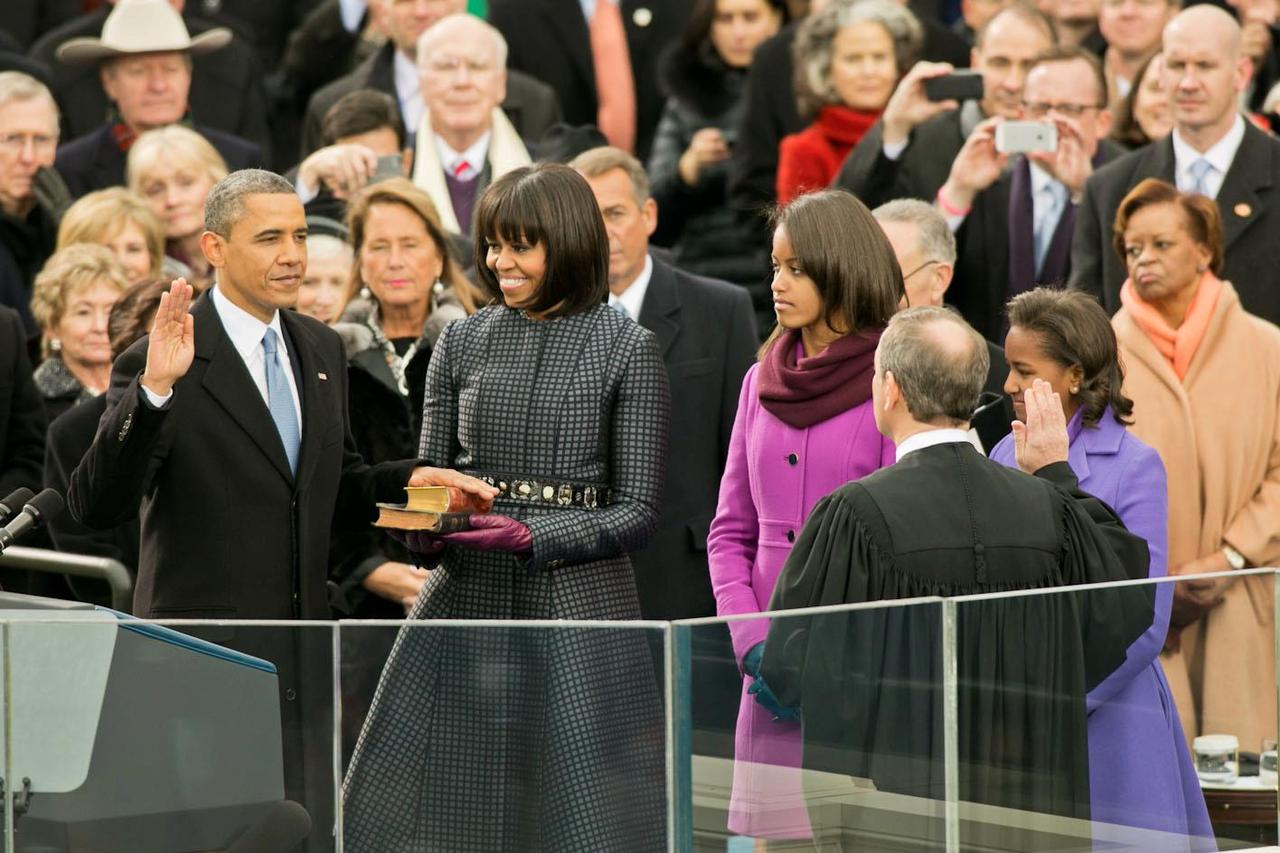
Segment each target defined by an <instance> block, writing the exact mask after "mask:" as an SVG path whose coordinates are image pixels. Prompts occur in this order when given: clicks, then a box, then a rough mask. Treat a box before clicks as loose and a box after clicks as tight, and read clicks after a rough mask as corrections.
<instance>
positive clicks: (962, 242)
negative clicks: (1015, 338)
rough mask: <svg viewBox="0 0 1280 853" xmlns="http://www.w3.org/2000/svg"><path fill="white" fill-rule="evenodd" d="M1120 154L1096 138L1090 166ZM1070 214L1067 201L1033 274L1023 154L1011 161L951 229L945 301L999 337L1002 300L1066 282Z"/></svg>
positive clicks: (987, 335)
mask: <svg viewBox="0 0 1280 853" xmlns="http://www.w3.org/2000/svg"><path fill="white" fill-rule="evenodd" d="M1123 154H1124V150H1123V149H1121V148H1120V147H1119V146H1118V145H1116V144H1115V143H1113V142H1110V141H1108V140H1105V139H1104V140H1102V141H1101V142H1099V143H1098V153H1097V156H1096V157H1095V159H1094V165H1095V168H1096V167H1101V166H1103V165H1105V164H1106V163H1109V162H1111V161H1112V160H1114V159H1116V158H1117V157H1119V156H1121V155H1123ZM1015 193H1016V196H1017V197H1016V198H1015V197H1014V196H1015ZM1076 213H1077V212H1076V206H1075V205H1074V204H1072V203H1071V202H1070V200H1068V201H1067V206H1066V208H1065V209H1064V210H1063V212H1062V216H1061V217H1060V218H1059V220H1058V230H1057V232H1056V233H1055V234H1054V237H1053V240H1052V242H1051V244H1050V247H1049V251H1048V253H1047V255H1046V257H1045V265H1044V269H1043V270H1042V271H1041V272H1042V274H1041V275H1039V276H1037V274H1036V270H1035V236H1034V230H1033V229H1034V220H1033V208H1032V201H1031V186H1030V177H1029V175H1028V167H1027V165H1026V160H1025V159H1023V158H1019V159H1017V160H1015V161H1013V167H1012V168H1011V169H1009V170H1008V171H1006V172H1005V173H1004V174H1003V175H1001V177H1000V179H999V180H997V181H996V182H995V183H994V184H992V185H991V186H990V187H988V188H987V189H985V190H983V191H982V192H980V193H978V195H977V197H976V198H975V199H974V201H973V209H972V210H971V211H970V212H969V215H968V216H967V217H965V220H964V223H963V224H962V225H961V226H960V229H959V231H957V232H956V244H957V250H958V251H957V257H956V274H955V278H954V279H953V280H952V282H951V287H950V288H948V290H947V302H949V303H950V304H952V305H954V306H956V308H957V309H958V310H959V311H960V313H961V314H962V315H964V318H965V319H966V320H968V321H969V324H970V325H971V326H973V327H974V328H975V329H977V330H978V331H979V332H981V333H982V335H983V337H985V338H987V339H988V340H991V341H996V342H998V343H999V342H1003V341H1004V335H1005V332H1007V331H1008V326H1007V325H1006V322H1005V305H1006V304H1007V303H1008V301H1009V300H1010V299H1012V298H1013V297H1014V296H1016V295H1017V294H1019V293H1022V292H1023V291H1026V290H1030V289H1032V288H1033V287H1035V286H1036V285H1039V284H1045V285H1064V284H1065V283H1066V282H1067V279H1068V277H1069V276H1070V274H1071V263H1070V249H1071V239H1072V228H1073V225H1074V222H1075V217H1076ZM1011 238H1012V239H1011Z"/></svg>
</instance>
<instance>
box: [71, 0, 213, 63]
mask: <svg viewBox="0 0 1280 853" xmlns="http://www.w3.org/2000/svg"><path fill="white" fill-rule="evenodd" d="M230 42H231V30H229V29H227V28H226V27H214V28H213V29H211V30H207V31H205V32H203V33H201V34H200V35H198V36H196V37H195V38H192V37H191V34H190V33H188V32H187V25H186V24H184V23H183V22H182V15H180V14H178V12H177V11H176V10H175V9H174V8H173V7H172V6H171V5H169V0H117V2H116V7H115V8H114V9H112V10H111V14H110V15H107V20H106V23H104V24H103V25H102V38H75V39H70V40H69V41H65V42H63V43H62V44H61V45H59V46H58V52H57V56H58V59H60V60H62V61H63V62H96V61H98V60H100V59H111V58H112V57H116V56H129V55H131V54H137V53H158V52H162V51H175V50H180V51H183V52H185V53H192V54H201V53H209V52H210V51H214V50H217V49H218V48H221V47H226V46H227V45H228V44H229V43H230Z"/></svg>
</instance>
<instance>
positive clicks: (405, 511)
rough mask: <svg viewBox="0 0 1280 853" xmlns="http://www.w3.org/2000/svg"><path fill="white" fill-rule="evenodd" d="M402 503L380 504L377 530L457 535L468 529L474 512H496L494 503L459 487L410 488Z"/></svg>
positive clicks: (406, 490) (375, 523) (406, 488)
mask: <svg viewBox="0 0 1280 853" xmlns="http://www.w3.org/2000/svg"><path fill="white" fill-rule="evenodd" d="M404 492H405V502H404V503H402V504H385V503H380V504H378V520H377V521H375V522H374V523H373V526H374V527H390V528H393V529H395V530H422V531H425V532H427V533H454V532H456V531H459V530H468V529H470V527H471V525H470V523H469V519H470V518H471V515H472V514H473V513H484V512H488V511H489V510H491V509H493V501H492V500H490V499H487V498H481V497H479V496H477V495H473V494H471V493H470V492H464V491H463V490H462V489H459V488H458V487H456V486H407V487H405V490H404Z"/></svg>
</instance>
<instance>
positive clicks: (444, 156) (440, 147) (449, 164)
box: [432, 130, 493, 179]
mask: <svg viewBox="0 0 1280 853" xmlns="http://www.w3.org/2000/svg"><path fill="white" fill-rule="evenodd" d="M432 138H433V139H434V140H435V143H436V155H437V156H438V157H439V158H440V165H441V166H443V167H444V171H445V174H447V175H451V176H456V175H457V170H458V164H459V163H461V162H462V161H463V160H466V161H467V165H468V166H470V167H471V169H472V172H471V175H470V176H469V178H473V177H476V176H478V175H479V174H480V173H481V172H483V171H484V164H485V161H486V160H488V159H489V140H490V139H492V138H493V131H491V130H486V131H485V132H484V136H482V137H480V138H479V139H477V140H476V141H475V143H474V144H472V145H471V147H469V148H468V149H467V150H466V151H454V150H453V149H452V148H450V147H449V144H448V143H447V142H445V141H444V140H443V139H441V138H440V134H436V135H435V136H434V137H432ZM469 178H468V179H469Z"/></svg>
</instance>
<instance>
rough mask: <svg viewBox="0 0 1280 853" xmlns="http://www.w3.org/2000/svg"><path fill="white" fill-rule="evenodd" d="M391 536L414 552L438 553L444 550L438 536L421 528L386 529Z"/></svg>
mask: <svg viewBox="0 0 1280 853" xmlns="http://www.w3.org/2000/svg"><path fill="white" fill-rule="evenodd" d="M387 533H388V534H390V535H391V538H392V539H394V540H396V541H397V542H399V543H400V544H401V545H403V546H404V547H406V548H408V549H409V550H410V551H412V552H413V553H415V554H439V553H440V552H441V551H443V550H444V543H443V542H441V541H440V537H438V536H433V535H432V534H430V533H424V532H423V531H421V530H391V529H389V530H387Z"/></svg>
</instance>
